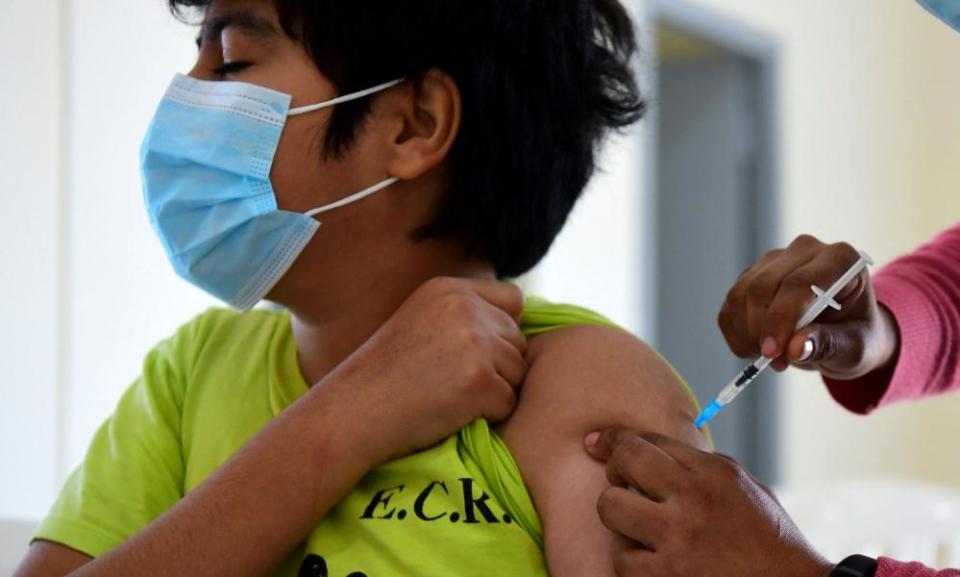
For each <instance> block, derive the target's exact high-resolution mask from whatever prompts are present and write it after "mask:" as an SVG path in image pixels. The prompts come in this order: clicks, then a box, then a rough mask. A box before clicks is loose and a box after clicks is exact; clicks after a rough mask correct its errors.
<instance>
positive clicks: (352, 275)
mask: <svg viewBox="0 0 960 577" xmlns="http://www.w3.org/2000/svg"><path fill="white" fill-rule="evenodd" d="M417 252H418V254H416V255H410V257H409V258H405V259H399V260H386V259H380V261H379V263H377V264H378V265H379V266H380V268H379V269H376V270H374V269H372V268H370V267H369V266H367V267H362V266H361V267H353V268H354V270H342V271H336V272H337V274H330V275H329V276H327V277H326V279H324V278H319V279H318V278H317V275H311V278H312V282H308V283H304V284H303V285H302V286H300V287H299V288H298V290H297V293H299V295H301V298H289V299H284V300H285V301H287V302H284V303H283V304H285V305H286V306H287V308H289V309H290V311H291V314H292V328H293V334H294V338H295V340H296V343H297V353H298V359H299V362H300V371H301V373H302V374H303V377H304V379H305V380H306V382H307V383H308V384H310V385H313V384H315V383H317V382H319V381H320V380H321V379H322V378H323V377H324V376H326V375H327V373H329V372H330V371H332V370H333V369H334V368H336V367H337V365H339V364H340V363H342V362H343V361H344V360H346V359H347V357H349V356H350V355H351V354H353V352H354V351H356V350H357V349H358V348H360V346H361V345H363V343H364V342H366V341H367V340H368V339H369V338H370V337H371V336H373V334H374V333H375V332H376V331H377V330H378V329H379V328H380V327H381V326H382V325H383V324H384V323H386V322H387V320H389V319H390V317H391V316H392V315H393V313H394V312H396V311H397V309H399V308H400V306H401V305H402V304H403V303H404V301H405V300H406V299H407V297H409V296H410V295H411V294H412V293H413V292H414V291H415V290H416V289H417V288H418V287H420V286H421V285H422V284H423V283H425V282H427V281H428V280H430V279H431V278H435V277H438V276H447V277H459V278H477V279H493V278H495V276H496V275H495V273H494V271H493V268H492V267H490V266H489V265H486V264H483V263H479V262H476V261H470V260H466V259H464V258H463V257H462V255H459V254H456V253H455V252H454V251H452V250H449V249H447V248H445V247H443V246H439V245H434V246H423V247H420V250H418V251H417ZM385 260H386V262H390V264H389V265H386V266H383V263H384V262H385ZM367 264H368V265H369V264H370V263H367ZM331 278H332V279H336V280H335V281H334V282H331V281H330V280H329V279H331ZM331 285H333V286H331Z"/></svg>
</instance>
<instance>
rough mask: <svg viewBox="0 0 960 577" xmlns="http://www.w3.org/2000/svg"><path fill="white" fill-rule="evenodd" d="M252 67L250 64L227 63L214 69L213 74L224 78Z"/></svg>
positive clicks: (241, 62)
mask: <svg viewBox="0 0 960 577" xmlns="http://www.w3.org/2000/svg"><path fill="white" fill-rule="evenodd" d="M251 65H252V63H250V62H243V61H240V62H227V63H224V65H223V66H220V67H219V68H216V69H215V70H214V71H213V72H214V74H216V75H217V76H226V75H227V74H233V73H235V72H240V71H241V70H244V69H246V68H249V67H250V66H251Z"/></svg>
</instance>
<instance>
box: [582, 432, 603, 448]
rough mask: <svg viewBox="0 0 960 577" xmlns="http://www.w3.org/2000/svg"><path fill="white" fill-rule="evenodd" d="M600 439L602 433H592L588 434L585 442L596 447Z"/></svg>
mask: <svg viewBox="0 0 960 577" xmlns="http://www.w3.org/2000/svg"><path fill="white" fill-rule="evenodd" d="M599 440H600V433H590V434H589V435H587V438H586V439H584V442H585V443H586V444H587V446H588V447H596V446H597V441H599Z"/></svg>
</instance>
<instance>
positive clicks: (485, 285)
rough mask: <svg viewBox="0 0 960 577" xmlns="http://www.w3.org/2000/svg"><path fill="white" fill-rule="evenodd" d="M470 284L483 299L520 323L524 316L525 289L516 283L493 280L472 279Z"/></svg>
mask: <svg viewBox="0 0 960 577" xmlns="http://www.w3.org/2000/svg"><path fill="white" fill-rule="evenodd" d="M469 286H470V287H471V288H472V289H473V290H474V291H475V292H476V293H477V295H479V296H480V298H482V299H483V300H485V301H487V302H488V303H490V304H492V305H493V306H495V307H497V308H498V309H500V310H502V311H503V312H505V313H507V314H508V315H510V318H512V319H513V320H514V321H515V322H517V323H519V322H520V318H521V317H522V316H523V303H524V296H523V291H522V290H520V287H518V286H517V285H515V284H511V283H505V282H499V281H491V280H472V281H469Z"/></svg>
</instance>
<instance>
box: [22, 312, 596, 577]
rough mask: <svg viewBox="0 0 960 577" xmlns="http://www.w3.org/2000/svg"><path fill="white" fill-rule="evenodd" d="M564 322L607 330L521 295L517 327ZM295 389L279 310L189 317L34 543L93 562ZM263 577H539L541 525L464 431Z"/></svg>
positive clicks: (510, 464)
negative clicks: (60, 546)
mask: <svg viewBox="0 0 960 577" xmlns="http://www.w3.org/2000/svg"><path fill="white" fill-rule="evenodd" d="M577 324H597V325H607V326H612V325H611V323H610V322H609V321H608V320H606V319H604V318H603V317H601V316H600V315H597V314H596V313H592V312H590V311H587V310H585V309H581V308H578V307H573V306H569V305H553V304H549V303H547V302H545V301H543V300H541V299H536V298H530V299H528V301H527V305H526V308H525V311H524V319H523V323H522V328H523V330H524V332H525V333H526V334H528V335H533V334H539V333H542V332H546V331H549V330H553V329H557V328H561V327H564V326H570V325H577ZM306 392H307V384H306V382H305V381H304V379H303V377H302V376H301V374H300V370H299V366H298V362H297V349H296V343H295V342H294V338H293V333H292V331H291V328H290V317H289V315H288V314H286V313H281V312H273V311H265V310H258V311H254V312H250V313H246V314H239V313H235V312H232V311H227V310H219V309H218V310H212V311H209V312H207V313H205V314H203V315H201V316H199V317H197V318H196V319H194V320H193V321H192V322H190V323H188V324H187V325H185V326H183V327H182V328H181V329H179V330H178V331H177V332H176V334H175V335H174V336H173V337H171V338H170V339H168V340H166V341H163V342H162V343H160V344H159V345H158V346H157V347H156V348H155V349H153V350H152V351H151V352H150V353H149V355H148V356H147V358H146V361H145V363H144V367H143V374H142V375H141V376H140V378H139V379H137V381H136V382H134V384H133V385H132V386H131V387H130V389H129V390H128V391H127V392H126V393H125V394H124V396H123V398H122V399H121V401H120V403H119V405H118V406H117V409H116V411H115V412H114V414H113V415H112V416H111V417H110V418H109V419H108V420H107V421H106V422H105V423H104V424H103V425H102V426H101V427H100V429H99V430H98V431H97V433H96V435H95V436H94V438H93V441H92V443H91V445H90V448H89V450H88V452H87V455H86V458H85V460H84V461H83V463H82V464H81V465H80V466H79V467H78V468H77V469H76V470H75V471H74V472H73V474H72V475H71V476H70V477H69V479H68V480H67V483H66V486H65V487H64V488H63V490H62V492H61V494H60V496H59V498H58V500H57V501H56V503H55V504H54V505H53V508H52V510H51V511H50V514H49V516H48V517H47V518H46V519H45V520H44V521H43V523H42V524H41V526H40V528H39V530H38V531H37V533H36V535H35V538H38V539H45V540H49V541H53V542H56V543H62V544H64V545H67V546H69V547H71V548H73V549H76V550H79V551H82V552H84V553H86V554H88V555H91V556H93V557H97V556H99V555H102V554H104V553H105V552H106V551H108V550H110V549H111V548H113V547H116V546H117V545H119V544H121V543H123V542H124V541H126V540H127V539H129V538H130V537H131V536H132V535H133V534H134V533H136V532H137V531H139V530H140V529H143V528H144V527H146V526H147V525H148V524H149V523H150V522H151V521H153V520H154V519H156V518H157V517H158V516H159V515H161V514H162V513H163V512H165V511H166V510H167V509H169V508H171V507H172V506H173V505H174V504H175V503H176V502H177V501H178V500H180V499H181V498H183V496H184V495H185V494H187V493H189V492H190V491H192V490H193V489H195V488H196V487H197V486H198V485H200V484H201V483H202V482H203V481H204V480H205V479H206V478H207V477H208V476H209V475H210V474H211V473H212V472H213V471H214V470H215V469H216V468H217V467H219V466H220V465H221V464H222V463H223V462H224V461H226V460H227V459H228V458H229V457H230V456H231V455H233V454H234V453H235V452H236V451H237V450H239V449H240V447H241V446H243V444H244V443H245V442H246V441H247V440H248V439H250V438H251V437H253V436H254V435H255V434H256V433H257V432H258V431H259V430H260V429H261V428H263V427H264V425H266V424H267V423H268V422H269V421H270V420H271V419H272V418H273V417H275V416H276V415H277V414H279V413H280V412H281V411H282V410H283V409H285V408H286V407H288V406H289V405H291V404H292V403H293V402H294V401H296V400H297V399H298V398H299V397H300V396H301V395H303V394H305V393H306ZM276 574H277V575H281V576H284V577H286V576H291V577H292V576H296V575H303V576H317V577H321V576H324V577H326V576H328V575H329V576H330V577H361V576H370V577H384V576H394V575H419V576H437V577H440V576H444V577H446V576H449V575H462V576H469V575H529V576H537V575H543V576H545V575H546V574H547V572H546V567H545V562H544V557H543V527H542V526H541V523H540V519H539V517H538V516H537V513H536V510H535V509H534V506H533V502H532V501H531V498H530V495H529V494H528V493H527V490H526V488H525V486H524V484H523V479H522V477H521V474H520V470H519V468H518V467H517V464H516V463H515V462H514V459H513V457H512V455H511V454H510V451H509V450H508V449H507V447H506V445H505V444H504V442H503V441H502V440H501V439H500V437H499V436H498V435H497V434H496V433H495V432H494V431H493V430H492V429H491V428H490V427H489V426H488V425H487V423H486V422H485V421H476V422H474V423H472V424H471V425H469V426H468V427H466V428H465V429H463V430H462V431H460V433H459V434H457V435H455V436H453V437H451V438H449V439H447V440H446V441H444V442H442V443H440V444H438V445H436V446H435V447H433V448H431V449H428V450H426V451H423V452H420V453H417V454H414V455H411V456H408V457H406V458H403V459H400V460H397V461H393V462H390V463H387V464H384V465H382V466H380V467H378V468H376V469H375V470H373V471H371V472H370V473H369V474H368V475H367V476H366V477H365V478H364V479H363V480H362V481H361V482H360V484H359V485H357V486H356V487H355V488H354V489H353V491H352V492H351V493H350V494H348V495H347V496H346V497H345V498H344V499H343V500H342V501H341V502H340V503H339V504H338V505H337V506H336V507H335V508H334V509H333V510H331V511H330V513H329V514H328V515H327V516H326V517H325V518H324V519H322V520H321V521H320V523H319V524H318V525H317V527H316V528H315V529H314V530H313V532H312V533H311V534H310V535H309V536H308V537H307V539H306V540H305V542H304V543H303V545H302V546H301V548H300V550H299V551H298V552H297V553H296V554H295V555H293V556H292V557H291V558H290V559H288V560H287V561H286V562H285V563H284V564H283V565H282V566H281V567H280V568H278V570H277V573H276Z"/></svg>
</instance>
